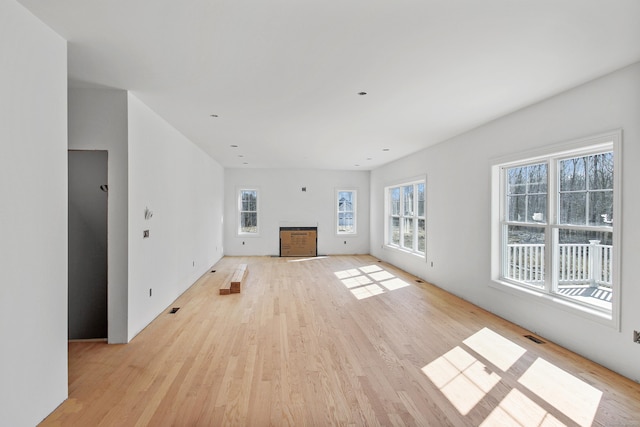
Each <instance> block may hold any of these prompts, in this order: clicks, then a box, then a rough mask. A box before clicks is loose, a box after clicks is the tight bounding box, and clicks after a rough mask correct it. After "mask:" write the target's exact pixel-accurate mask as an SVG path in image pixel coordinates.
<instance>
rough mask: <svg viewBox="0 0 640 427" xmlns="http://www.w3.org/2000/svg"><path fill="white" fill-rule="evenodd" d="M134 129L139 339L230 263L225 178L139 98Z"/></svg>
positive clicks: (134, 321) (133, 327)
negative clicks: (205, 277)
mask: <svg viewBox="0 0 640 427" xmlns="http://www.w3.org/2000/svg"><path fill="white" fill-rule="evenodd" d="M128 125H129V130H128V135H129V136H128V141H129V280H128V283H129V319H128V320H129V327H128V329H129V332H128V336H129V339H132V338H133V337H134V336H135V335H136V334H137V333H138V332H140V331H141V330H142V329H143V328H144V327H145V326H146V325H148V324H149V322H151V321H152V320H153V319H154V318H155V317H156V316H157V315H158V314H160V313H161V312H162V311H163V310H164V309H165V308H167V306H168V305H169V304H171V302H173V300H175V298H177V297H178V296H179V295H180V294H182V293H183V292H184V291H185V290H186V289H188V288H189V286H191V285H192V284H193V283H194V282H195V281H196V280H197V279H198V277H200V276H201V275H202V274H203V273H204V272H206V271H207V269H208V268H209V267H211V266H212V265H213V264H214V263H216V262H217V261H218V260H219V259H220V258H221V257H222V253H223V252H222V234H223V232H222V212H223V206H222V201H223V191H224V171H223V168H222V167H221V166H220V165H219V164H218V163H217V162H216V161H214V160H213V159H211V157H209V156H208V155H206V154H205V153H204V152H203V151H202V150H200V149H199V148H197V147H196V146H195V145H194V144H193V143H191V142H190V141H189V140H188V139H187V138H186V137H184V136H183V135H182V134H180V133H179V132H178V131H176V130H175V129H174V128H173V127H171V126H170V125H169V124H168V123H167V122H166V121H164V120H163V119H162V118H161V117H160V116H158V115H157V114H156V113H154V112H153V111H152V110H150V109H149V108H148V107H147V106H146V105H145V104H143V103H142V102H141V101H140V100H139V99H138V98H137V97H136V96H135V95H133V94H131V93H129V95H128ZM145 208H149V209H150V210H152V211H153V217H152V218H151V219H149V220H145V217H144V212H145ZM144 230H149V232H150V237H149V238H146V239H143V231H144ZM150 288H152V289H153V293H152V296H151V297H150V296H149V289H150Z"/></svg>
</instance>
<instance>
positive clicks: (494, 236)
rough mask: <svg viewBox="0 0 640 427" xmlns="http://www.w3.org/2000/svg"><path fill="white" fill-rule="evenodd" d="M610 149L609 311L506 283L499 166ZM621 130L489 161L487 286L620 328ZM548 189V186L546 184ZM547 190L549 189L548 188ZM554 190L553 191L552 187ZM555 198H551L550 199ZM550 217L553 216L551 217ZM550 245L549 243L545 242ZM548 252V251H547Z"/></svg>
mask: <svg viewBox="0 0 640 427" xmlns="http://www.w3.org/2000/svg"><path fill="white" fill-rule="evenodd" d="M611 149H613V152H614V156H613V161H614V171H615V172H614V178H613V179H614V184H613V186H614V190H613V191H614V193H613V194H614V196H613V203H614V205H613V223H614V224H615V227H613V230H612V232H613V252H614V258H613V276H612V293H613V295H612V301H611V312H610V313H609V312H604V311H602V310H599V309H597V308H595V307H593V306H590V305H586V304H581V303H579V302H577V301H575V300H571V299H568V298H564V297H561V296H559V295H558V294H556V293H552V292H549V291H548V290H540V289H537V288H534V287H528V286H526V285H522V284H520V283H515V282H510V281H507V280H504V279H502V278H501V276H502V271H503V270H502V265H501V262H502V258H501V250H502V241H501V239H502V221H501V219H502V217H503V214H504V211H505V208H504V206H503V202H504V197H503V196H504V194H505V183H504V180H503V174H502V172H501V170H502V168H504V167H509V166H510V165H520V164H523V163H534V162H536V161H539V160H546V159H548V158H550V157H553V158H554V159H557V158H560V157H570V156H572V155H574V154H577V155H583V154H588V153H589V152H598V151H602V150H611ZM621 159H622V130H615V131H611V132H606V133H603V134H599V135H595V136H591V137H586V138H580V139H576V140H573V141H569V142H565V143H561V144H554V145H551V146H546V147H543V148H540V149H537V150H532V151H528V152H523V153H520V154H513V155H509V156H505V157H501V158H498V159H494V160H493V161H492V162H491V281H490V286H491V287H493V288H495V289H498V290H501V291H505V292H508V293H510V294H512V295H515V296H518V297H521V298H525V299H528V300H530V301H531V302H532V303H540V304H544V305H547V306H550V307H553V308H558V309H560V310H563V311H566V312H569V313H572V314H575V315H577V316H580V317H583V318H586V319H589V320H592V321H595V322H597V323H600V324H603V325H606V326H609V327H611V328H614V329H616V330H618V331H620V294H621V289H620V288H621V287H620V259H621V256H620V248H621V247H622V244H621V236H622V227H623V225H622V221H621V218H622V206H621V195H622V179H621V176H622V161H621ZM549 188H551V187H549ZM549 191H551V190H549ZM553 191H555V190H553ZM551 199H555V197H553V198H551ZM554 205H555V201H551V206H549V207H548V210H549V216H550V220H552V221H553V224H554V226H557V221H556V220H557V218H556V215H557V212H556V209H554V208H553V206H554ZM552 216H553V218H551V217H552ZM547 244H550V243H547ZM548 252H551V251H548Z"/></svg>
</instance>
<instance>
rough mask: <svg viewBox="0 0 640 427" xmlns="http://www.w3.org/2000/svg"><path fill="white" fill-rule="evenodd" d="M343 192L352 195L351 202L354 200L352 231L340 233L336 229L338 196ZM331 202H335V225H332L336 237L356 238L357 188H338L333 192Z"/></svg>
mask: <svg viewBox="0 0 640 427" xmlns="http://www.w3.org/2000/svg"><path fill="white" fill-rule="evenodd" d="M345 191H350V192H352V193H353V200H354V203H353V231H340V230H339V229H338V226H339V211H338V209H339V202H338V194H340V192H345ZM333 200H334V202H335V206H334V219H335V223H334V227H333V229H334V230H335V233H336V236H340V237H350V236H357V235H358V189H357V188H351V187H339V188H336V189H335V192H334V196H333Z"/></svg>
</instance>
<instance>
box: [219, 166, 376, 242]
mask: <svg viewBox="0 0 640 427" xmlns="http://www.w3.org/2000/svg"><path fill="white" fill-rule="evenodd" d="M302 187H306V189H307V191H306V192H303V191H302ZM240 188H258V189H259V191H260V193H259V200H258V206H259V207H258V209H259V228H260V233H259V236H257V237H246V236H238V235H237V229H238V214H237V206H238V204H237V195H238V190H239V189H240ZM336 188H354V189H357V205H358V210H357V229H358V234H357V236H350V237H346V236H338V235H336V232H335V229H336V224H335V221H336V220H335V209H336V207H335V201H334V199H335V189H336ZM224 221H225V226H224V230H225V235H224V242H225V248H224V252H225V255H278V254H279V250H280V247H279V244H280V243H279V228H280V226H317V227H318V254H322V255H326V254H363V253H368V252H369V172H360V171H358V172H349V171H329V170H306V169H226V170H225V218H224ZM345 241H346V244H345V243H344V242H345ZM242 242H244V245H243V244H242Z"/></svg>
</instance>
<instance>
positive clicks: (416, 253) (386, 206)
mask: <svg viewBox="0 0 640 427" xmlns="http://www.w3.org/2000/svg"><path fill="white" fill-rule="evenodd" d="M415 184H424V193H425V195H424V197H425V200H424V203H425V210H424V220H425V230H426V229H427V207H428V202H427V198H428V194H427V179H426V177H425V176H419V177H414V178H411V179H407V180H402V181H398V182H396V183H393V184H390V185H387V186H386V187H384V198H383V199H384V212H383V215H384V246H383V248H384V249H387V250H392V251H396V252H401V253H404V254H409V255H413V256H416V257H419V258H421V259H425V260H426V258H427V245H428V239H427V241H425V251H424V252H419V251H417V250H413V249H407V248H405V247H402V246H400V245H395V244H393V243H390V242H391V237H390V223H389V218H390V213H389V210H390V199H389V190H390V189H391V188H396V187H400V188H402V187H405V186H408V185H415ZM400 198H401V200H402V195H401V196H400ZM401 217H402V216H401ZM414 218H415V219H418V218H420V219H422V217H418V215H417V214H416V215H415V217H414ZM427 235H428V233H427ZM415 239H417V236H415ZM416 241H417V240H416Z"/></svg>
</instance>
